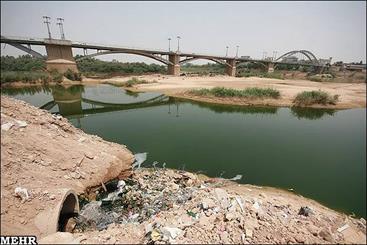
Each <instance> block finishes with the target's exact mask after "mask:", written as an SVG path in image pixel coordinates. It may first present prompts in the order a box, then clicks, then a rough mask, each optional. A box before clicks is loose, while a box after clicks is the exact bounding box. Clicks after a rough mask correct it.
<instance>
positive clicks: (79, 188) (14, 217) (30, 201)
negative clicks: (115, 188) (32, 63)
mask: <svg viewBox="0 0 367 245" xmlns="http://www.w3.org/2000/svg"><path fill="white" fill-rule="evenodd" d="M132 161H133V155H132V154H131V152H130V151H129V150H128V149H126V147H125V146H122V145H119V144H115V143H111V142H107V141H104V140H103V139H101V138H100V137H98V136H94V135H88V134H85V133H84V132H83V131H81V130H79V129H77V128H75V127H74V126H72V125H71V124H70V123H69V122H68V121H67V120H66V119H65V118H62V117H58V116H53V115H51V114H50V113H48V112H47V111H44V110H40V109H38V108H36V107H34V106H31V105H29V104H27V103H25V102H22V101H19V100H15V99H12V98H8V97H5V96H1V234H2V235H3V234H4V235H5V234H13V235H16V234H22V235H26V234H33V235H37V236H42V232H41V231H40V230H39V229H38V228H37V227H36V225H35V223H34V218H35V216H36V215H37V214H39V213H40V212H42V211H43V210H45V209H46V208H48V207H50V206H53V205H55V202H57V201H58V200H57V198H56V197H55V195H54V194H53V193H54V191H55V190H57V189H59V188H70V189H73V190H74V191H75V192H77V193H82V192H84V190H85V189H86V188H87V187H90V186H97V185H101V182H106V181H108V180H110V179H113V178H115V177H119V178H125V177H127V176H129V175H130V174H131V171H130V170H131V164H132ZM17 187H18V190H19V188H22V189H26V190H27V194H28V197H26V195H25V194H24V192H23V193H22V192H21V193H20V194H19V195H18V196H17V195H16V194H15V190H16V188H17ZM22 189H20V190H22Z"/></svg>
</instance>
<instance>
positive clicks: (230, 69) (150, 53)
mask: <svg viewBox="0 0 367 245" xmlns="http://www.w3.org/2000/svg"><path fill="white" fill-rule="evenodd" d="M1 43H6V44H9V45H11V46H14V47H16V48H18V49H21V50H23V51H24V52H27V53H29V54H31V55H32V56H34V57H39V58H46V59H47V61H46V64H47V69H48V70H52V69H56V70H58V71H59V72H62V73H63V72H65V71H66V70H68V69H71V70H73V71H77V70H78V69H77V66H76V62H75V59H74V56H73V53H72V49H73V48H78V49H82V50H83V51H84V56H82V57H80V58H78V59H86V58H92V57H96V56H101V55H108V54H133V55H139V56H143V57H147V58H150V59H153V60H156V61H158V62H160V63H162V64H164V65H167V67H168V74H169V75H176V76H177V75H179V74H180V66H181V65H182V64H185V63H187V62H191V61H195V60H199V59H205V60H209V61H213V62H216V63H218V64H222V65H224V66H225V72H226V74H227V75H229V76H235V75H236V65H238V64H240V63H243V62H253V63H258V64H261V65H262V66H264V67H265V68H267V69H268V71H269V72H271V71H273V70H274V68H275V66H276V65H277V64H289V63H290V62H288V61H287V57H288V58H289V57H290V56H292V55H294V54H297V53H301V54H303V55H305V56H306V57H307V58H308V60H309V62H308V63H304V64H302V65H306V66H314V67H316V68H319V67H322V65H321V64H320V62H319V61H318V59H317V58H316V56H315V55H314V54H313V53H312V52H310V51H307V50H294V51H290V52H287V53H285V54H283V55H282V56H280V57H279V58H278V59H276V60H264V59H262V60H261V59H259V60H256V59H250V58H242V57H230V56H216V55H206V54H195V53H181V52H178V51H177V52H173V51H165V50H152V49H139V48H131V47H121V46H112V45H103V44H93V43H85V42H75V41H70V40H60V39H42V38H25V37H5V36H1ZM31 45H34V46H45V47H46V53H47V56H43V55H42V54H40V53H38V52H36V51H34V50H33V49H32V48H31ZM88 50H95V53H92V54H87V51H88ZM290 64H297V63H290Z"/></svg>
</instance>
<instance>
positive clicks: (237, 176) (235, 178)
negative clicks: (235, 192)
mask: <svg viewBox="0 0 367 245" xmlns="http://www.w3.org/2000/svg"><path fill="white" fill-rule="evenodd" d="M240 179H242V175H241V174H237V175H236V176H235V177H233V178H231V179H228V180H232V181H236V180H240Z"/></svg>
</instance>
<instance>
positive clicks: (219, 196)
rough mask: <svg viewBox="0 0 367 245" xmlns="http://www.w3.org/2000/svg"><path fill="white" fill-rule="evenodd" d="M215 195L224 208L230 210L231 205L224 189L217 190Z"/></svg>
mask: <svg viewBox="0 0 367 245" xmlns="http://www.w3.org/2000/svg"><path fill="white" fill-rule="evenodd" d="M214 193H215V196H216V198H217V200H218V201H219V203H220V205H221V206H222V208H228V207H229V205H230V203H229V201H228V194H227V192H226V191H225V190H223V189H220V188H215V189H214Z"/></svg>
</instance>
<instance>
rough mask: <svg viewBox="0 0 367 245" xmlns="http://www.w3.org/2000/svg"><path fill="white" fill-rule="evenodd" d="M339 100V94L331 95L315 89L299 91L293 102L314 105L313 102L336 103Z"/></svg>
mask: <svg viewBox="0 0 367 245" xmlns="http://www.w3.org/2000/svg"><path fill="white" fill-rule="evenodd" d="M338 100H339V95H334V96H331V95H330V94H329V93H327V92H324V91H321V90H318V91H316V90H313V91H303V92H301V93H298V94H297V96H296V98H295V99H294V101H293V102H294V103H295V104H296V105H313V104H322V105H327V104H331V105H335V104H336V102H337V101H338Z"/></svg>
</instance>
